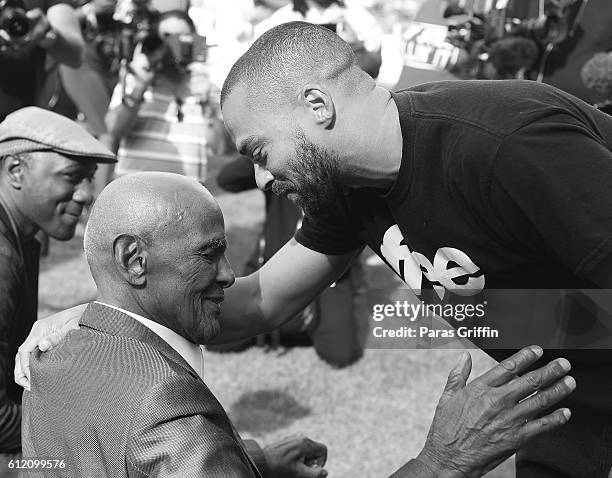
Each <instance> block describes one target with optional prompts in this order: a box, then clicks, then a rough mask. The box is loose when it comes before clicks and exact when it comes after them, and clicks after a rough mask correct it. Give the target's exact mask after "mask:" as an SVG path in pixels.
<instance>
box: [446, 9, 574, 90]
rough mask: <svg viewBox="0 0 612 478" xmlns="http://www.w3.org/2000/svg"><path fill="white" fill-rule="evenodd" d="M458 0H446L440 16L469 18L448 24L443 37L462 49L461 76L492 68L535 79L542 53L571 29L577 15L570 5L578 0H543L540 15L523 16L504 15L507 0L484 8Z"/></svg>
mask: <svg viewBox="0 0 612 478" xmlns="http://www.w3.org/2000/svg"><path fill="white" fill-rule="evenodd" d="M583 1H584V0H583ZM459 3H460V2H459V1H458V0H455V1H453V2H450V3H449V6H447V8H446V10H445V12H444V17H445V18H449V17H454V16H457V15H468V17H469V18H468V19H467V20H465V21H463V22H460V23H457V24H454V25H450V26H449V29H448V30H449V31H448V35H447V41H448V42H449V43H451V44H453V45H455V46H457V47H459V48H462V49H463V50H465V51H466V52H467V53H468V58H469V60H468V63H469V65H467V66H466V65H463V66H464V69H465V72H467V74H466V76H468V77H475V78H489V77H490V76H489V75H490V74H491V73H490V72H491V71H496V72H497V74H496V76H495V77H496V78H529V77H530V76H534V78H533V79H535V76H536V75H537V78H538V80H541V75H542V69H543V65H544V62H545V61H546V58H547V55H548V53H550V50H551V49H552V47H553V46H554V45H555V44H558V43H560V42H562V41H564V40H565V39H566V38H568V37H571V36H572V35H573V33H574V28H575V25H576V19H577V18H579V16H580V13H579V12H580V10H579V8H575V7H577V6H579V0H545V1H544V3H543V11H542V12H541V13H540V15H539V16H537V17H535V18H529V19H518V18H513V17H512V16H510V15H508V1H507V0H498V1H497V2H495V4H496V5H495V7H494V8H492V9H491V10H490V11H487V12H468V11H466V10H465V8H463V7H462V6H460V4H459ZM489 66H492V67H493V68H488V67H489ZM465 72H464V73H465Z"/></svg>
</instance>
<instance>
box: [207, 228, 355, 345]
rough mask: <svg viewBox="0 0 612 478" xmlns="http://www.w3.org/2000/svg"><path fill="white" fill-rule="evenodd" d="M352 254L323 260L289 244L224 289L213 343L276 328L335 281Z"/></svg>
mask: <svg viewBox="0 0 612 478" xmlns="http://www.w3.org/2000/svg"><path fill="white" fill-rule="evenodd" d="M357 253H358V251H356V252H352V253H349V254H344V255H339V256H333V255H325V254H321V253H319V252H315V251H313V250H311V249H308V248H307V247H305V246H303V245H301V244H300V243H298V242H297V241H296V240H295V239H292V240H290V241H289V242H288V243H287V244H285V245H284V246H283V247H282V248H281V249H280V250H279V251H278V252H277V253H276V254H274V256H272V257H271V258H270V260H269V261H268V262H267V263H266V264H264V265H263V267H262V268H261V269H259V270H258V271H256V272H254V273H253V274H251V275H249V276H247V277H241V278H238V279H236V283H235V284H234V285H233V286H232V287H230V288H229V289H226V292H225V301H224V303H223V307H222V308H221V318H220V319H219V320H220V322H221V334H220V335H219V337H217V339H216V340H215V343H226V342H232V341H237V340H241V339H244V338H247V337H252V336H255V335H258V334H261V333H265V332H269V331H271V330H274V329H275V328H277V327H279V326H280V325H282V324H283V323H284V322H285V321H287V320H289V319H290V318H291V317H293V316H294V315H295V314H297V313H298V312H299V311H301V310H302V309H303V308H304V307H306V306H307V305H308V304H309V303H310V302H312V301H313V299H315V298H316V297H317V296H318V295H319V294H320V293H321V292H322V291H324V290H325V289H326V288H327V287H328V286H329V285H331V284H332V283H333V282H334V281H335V280H336V279H337V278H338V277H340V276H341V275H342V273H343V272H344V271H345V270H346V268H347V267H348V266H349V264H350V263H351V262H352V260H353V259H354V258H355V256H356V254H357Z"/></svg>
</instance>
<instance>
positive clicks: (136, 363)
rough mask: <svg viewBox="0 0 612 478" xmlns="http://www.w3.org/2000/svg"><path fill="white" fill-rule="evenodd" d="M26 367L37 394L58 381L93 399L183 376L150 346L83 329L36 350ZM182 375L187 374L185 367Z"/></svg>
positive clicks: (137, 391)
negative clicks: (81, 391) (113, 390)
mask: <svg viewBox="0 0 612 478" xmlns="http://www.w3.org/2000/svg"><path fill="white" fill-rule="evenodd" d="M30 366H31V369H32V380H33V382H36V383H37V389H38V390H39V391H41V393H45V391H50V390H55V384H56V383H58V382H59V383H63V384H64V386H63V388H64V389H65V390H73V389H81V390H83V393H87V395H89V396H90V398H89V399H93V400H95V399H96V398H94V397H98V396H99V394H101V395H102V396H104V395H105V394H106V393H108V390H109V389H121V390H123V392H124V393H125V394H126V396H133V397H139V396H140V394H142V393H143V391H144V390H146V389H147V388H149V387H151V386H154V385H155V384H157V383H159V382H162V381H164V380H166V379H169V378H172V377H175V376H177V375H182V369H181V367H180V366H178V365H177V364H174V363H172V362H171V361H170V360H169V359H167V358H166V357H164V356H163V355H162V354H161V353H160V352H159V351H158V350H157V349H156V348H155V347H153V346H152V345H149V344H147V343H145V342H142V341H139V340H136V339H133V338H130V337H124V336H121V335H109V334H106V333H103V332H99V331H96V330H92V329H89V328H87V327H81V328H80V329H78V330H73V331H71V332H69V333H68V335H67V336H66V338H65V339H64V341H63V342H62V343H61V344H60V345H59V346H58V347H56V348H54V349H52V350H51V351H49V352H44V353H41V352H35V353H34V355H33V358H32V360H31V363H30ZM184 375H186V376H189V374H188V372H187V371H185V372H184Z"/></svg>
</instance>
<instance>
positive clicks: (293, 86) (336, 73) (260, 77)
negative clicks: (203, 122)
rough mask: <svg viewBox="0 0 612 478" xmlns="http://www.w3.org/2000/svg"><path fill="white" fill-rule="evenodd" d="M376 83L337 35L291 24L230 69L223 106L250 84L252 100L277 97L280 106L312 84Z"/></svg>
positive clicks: (262, 39) (269, 35)
mask: <svg viewBox="0 0 612 478" xmlns="http://www.w3.org/2000/svg"><path fill="white" fill-rule="evenodd" d="M341 78H344V79H346V80H350V79H353V80H354V79H357V78H358V79H360V80H361V81H365V82H367V83H368V84H370V83H371V82H372V81H373V80H372V79H371V78H370V77H369V76H368V75H367V74H366V73H365V72H363V70H361V69H360V68H359V67H358V66H357V63H356V58H355V54H354V53H353V50H352V49H351V47H350V46H349V45H348V44H347V43H346V42H345V41H344V40H342V39H341V38H340V37H339V36H338V35H336V34H335V33H334V32H332V31H331V30H329V29H327V28H324V27H321V26H319V25H313V24H310V23H305V22H289V23H284V24H282V25H279V26H277V27H274V28H272V29H271V30H269V31H267V32H266V33H264V34H263V35H262V36H261V37H259V38H258V39H257V40H256V41H255V43H253V45H252V46H251V47H250V48H249V49H248V51H247V52H246V53H245V54H244V55H242V56H241V57H240V58H239V59H238V61H236V63H235V64H234V66H233V67H232V69H231V70H230V72H229V74H228V76H227V78H226V80H225V83H224V84H223V89H222V90H221V106H222V107H223V104H224V103H225V100H226V99H227V97H228V96H229V95H230V93H231V92H232V91H233V90H234V88H235V87H236V86H237V85H246V86H247V88H248V89H249V92H250V93H251V94H249V95H248V96H249V98H250V100H251V101H257V100H258V99H259V97H260V96H261V95H260V94H258V93H257V92H258V91H265V92H266V97H267V98H270V97H273V98H274V99H275V101H274V104H278V103H283V102H286V101H288V100H289V99H290V98H292V97H293V96H294V95H297V94H298V92H299V89H300V87H301V86H302V85H303V84H304V83H306V82H311V81H314V82H319V81H324V80H338V79H341Z"/></svg>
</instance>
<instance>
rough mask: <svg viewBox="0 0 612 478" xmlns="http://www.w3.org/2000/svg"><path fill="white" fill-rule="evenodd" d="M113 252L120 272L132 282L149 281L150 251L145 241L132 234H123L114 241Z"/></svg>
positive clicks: (137, 284)
mask: <svg viewBox="0 0 612 478" xmlns="http://www.w3.org/2000/svg"><path fill="white" fill-rule="evenodd" d="M113 254H114V256H115V264H116V265H117V269H118V270H119V273H120V274H121V275H122V276H123V278H124V279H125V280H126V281H127V282H128V283H130V284H132V285H133V286H136V287H143V286H144V285H145V284H146V283H147V265H148V252H147V249H146V244H145V243H144V241H143V240H142V239H141V238H140V237H138V236H135V235H132V234H122V235H120V236H118V237H117V238H115V241H114V242H113Z"/></svg>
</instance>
